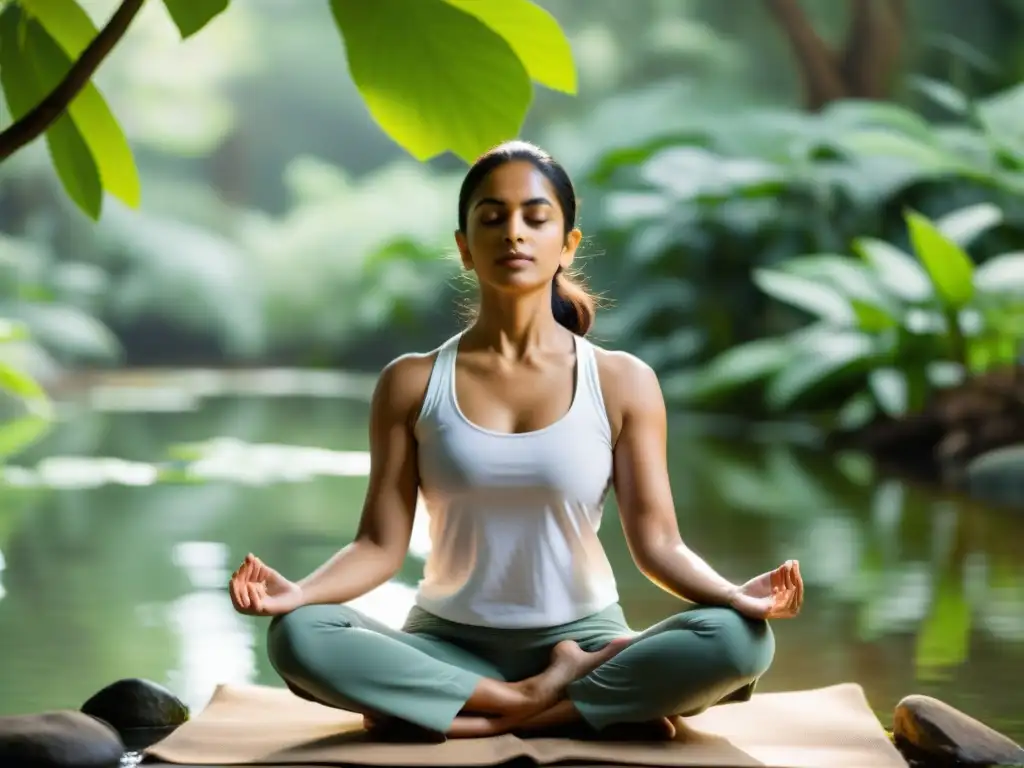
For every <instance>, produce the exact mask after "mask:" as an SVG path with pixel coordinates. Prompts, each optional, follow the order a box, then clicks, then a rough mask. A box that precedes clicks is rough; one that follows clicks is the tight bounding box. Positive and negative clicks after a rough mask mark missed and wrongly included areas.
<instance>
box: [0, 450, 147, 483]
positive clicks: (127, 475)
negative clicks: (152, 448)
mask: <svg viewBox="0 0 1024 768" xmlns="http://www.w3.org/2000/svg"><path fill="white" fill-rule="evenodd" d="M158 478H159V470H158V469H157V468H156V467H155V466H153V465H152V464H142V463H139V462H134V461H124V460H123V459H110V458H93V457H83V456H51V457H49V458H46V459H43V460H42V461H40V462H39V464H38V465H37V466H36V468H35V469H34V470H33V469H27V468H25V467H5V468H4V472H3V479H4V482H5V483H7V484H8V485H10V486H13V487H19V488H31V487H45V488H55V489H84V488H99V487H100V486H102V485H108V484H116V485H134V486H143V485H152V484H153V483H155V482H156V481H157V479H158Z"/></svg>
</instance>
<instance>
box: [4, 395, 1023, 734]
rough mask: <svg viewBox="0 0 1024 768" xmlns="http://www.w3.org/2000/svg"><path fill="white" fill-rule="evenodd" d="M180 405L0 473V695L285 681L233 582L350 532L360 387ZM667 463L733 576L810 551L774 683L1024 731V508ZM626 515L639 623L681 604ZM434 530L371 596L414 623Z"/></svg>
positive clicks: (627, 583) (720, 447) (114, 419)
mask: <svg viewBox="0 0 1024 768" xmlns="http://www.w3.org/2000/svg"><path fill="white" fill-rule="evenodd" d="M203 381H204V382H205V384H204V386H206V387H207V388H208V389H210V390H212V389H214V384H215V383H217V382H216V381H215V380H214V379H212V378H211V379H206V380H203ZM332 381H333V380H332ZM329 383H330V382H327V381H326V380H325V381H323V382H321V384H320V385H318V386H321V387H322V388H323V389H325V390H327V389H329V388H330V387H328V384H329ZM220 384H221V385H223V382H220ZM278 384H279V386H280V387H281V388H284V389H289V388H290V389H289V391H294V390H295V389H296V388H297V387H296V386H294V383H291V384H289V383H288V382H287V381H282V382H278ZM286 384H288V386H287V387H286V386H285V385H286ZM337 384H338V382H337V381H334V384H332V385H331V386H335V391H336V390H337V386H336V385H337ZM105 397H107V398H108V399H111V400H115V399H116V398H115V397H114V396H113V395H111V394H109V393H107V394H106V395H105ZM142 400H143V398H138V401H142ZM169 410H170V409H166V410H163V411H157V412H148V413H147V412H131V411H126V410H121V411H109V412H108V411H104V412H100V411H96V410H93V409H88V408H86V409H85V410H83V411H81V412H80V413H79V414H78V415H76V416H75V417H74V418H71V419H69V421H68V422H67V423H66V424H63V425H62V426H61V427H60V428H59V429H58V430H57V431H56V432H55V433H54V434H53V435H51V436H50V437H49V438H48V439H47V442H46V444H44V445H42V446H40V447H39V448H38V449H37V450H35V451H34V452H33V453H32V454H29V455H25V456H22V457H19V459H18V464H19V466H20V467H21V468H22V470H23V471H24V472H26V473H28V475H29V476H31V477H33V478H35V479H36V480H37V481H38V474H37V473H38V469H39V467H40V466H50V467H51V470H50V472H51V474H52V473H53V469H52V467H54V466H55V465H54V464H53V462H52V459H51V463H50V464H49V465H47V464H46V461H45V460H46V457H47V456H50V457H54V456H57V457H60V456H64V457H72V458H71V460H68V459H62V460H61V461H63V462H64V464H63V465H57V466H58V467H60V466H63V467H64V469H67V468H68V467H70V468H71V469H73V470H74V471H68V472H67V473H64V474H62V473H56V474H57V482H56V483H53V484H50V486H47V485H45V484H40V483H38V482H31V483H28V484H27V486H26V487H20V488H19V487H12V486H11V485H10V484H8V485H6V486H0V551H2V552H3V553H4V556H5V561H6V568H5V569H0V575H2V582H3V585H4V587H6V590H7V593H6V595H4V596H3V599H2V600H0V647H2V648H4V650H5V651H7V652H8V654H9V656H8V657H9V658H12V659H17V660H18V663H17V664H13V663H9V664H4V665H0V712H18V711H28V710H39V709H44V708H52V707H59V706H72V707H77V706H78V705H79V704H80V703H81V701H82V700H84V698H85V697H86V696H88V695H89V694H91V693H92V692H93V691H95V690H96V689H98V688H99V687H101V686H103V685H105V684H107V683H109V682H110V681H111V680H113V679H116V678H118V677H128V676H141V677H147V678H150V679H153V680H156V681H158V682H161V683H163V684H165V685H168V686H170V687H171V688H172V689H174V690H176V691H177V692H178V693H179V695H181V696H182V697H183V698H184V699H185V700H186V701H187V703H189V704H190V705H191V706H193V707H197V708H198V707H201V706H202V705H203V704H205V701H206V700H207V699H208V698H209V695H210V694H211V693H212V691H213V689H214V687H215V686H216V685H217V684H219V683H231V682H234V683H238V682H250V681H255V682H260V683H266V684H271V685H278V684H279V681H278V679H277V677H276V676H275V674H274V672H273V670H272V669H271V668H270V667H269V663H268V662H267V661H266V653H265V647H264V646H265V629H266V620H264V619H254V618H252V617H244V616H239V615H238V614H236V613H234V612H233V611H232V609H231V605H230V600H229V598H228V596H227V593H226V591H225V589H224V586H225V584H226V582H227V579H228V576H229V574H230V571H231V570H233V568H234V567H235V565H236V564H237V563H238V562H240V561H241V559H242V558H243V557H244V556H245V554H246V553H247V552H250V551H252V552H256V553H258V554H260V556H261V557H263V558H264V559H265V560H266V561H267V562H268V563H270V564H271V565H272V566H274V567H275V568H277V569H279V570H280V571H282V572H283V573H284V574H285V575H287V576H290V577H293V578H297V577H301V576H303V575H305V574H306V573H308V572H309V571H310V570H312V569H313V568H315V567H316V566H318V565H319V564H320V563H322V562H323V561H324V560H325V559H326V558H327V557H329V556H330V555H331V554H332V553H333V552H334V551H335V550H336V549H337V548H338V547H339V546H341V545H342V544H344V543H345V542H347V541H349V540H351V538H352V536H353V535H354V533H355V529H356V525H357V523H358V516H359V511H360V509H361V506H362V501H363V492H364V489H365V484H366V477H365V475H366V472H367V470H368V464H367V455H366V447H367V446H366V404H365V401H363V400H358V399H357V400H343V399H337V398H334V399H332V398H329V397H320V396H316V397H293V396H289V397H284V398H280V397H276V398H266V397H261V398H256V397H236V396H223V395H222V396H219V397H218V398H216V399H201V403H200V404H199V405H198V406H197V407H196V408H194V409H191V410H184V411H179V412H176V413H170V412H169ZM677 434H678V433H677ZM288 445H298V446H302V448H299V449H295V448H289V447H287V446H288ZM168 446H174V447H175V450H174V451H172V452H171V453H168V450H167V449H168ZM80 456H118V457H123V460H124V462H127V466H128V467H129V468H131V466H132V465H131V462H149V461H153V460H164V459H167V460H174V461H178V462H182V461H188V462H193V463H192V464H191V465H190V466H192V467H195V466H199V467H205V469H202V470H201V471H200V472H199V473H197V477H198V474H202V475H204V478H203V482H200V483H196V484H184V485H182V484H174V485H168V484H166V483H160V482H158V483H155V484H153V485H146V484H144V483H140V482H139V481H138V478H139V475H137V474H132V472H130V471H128V470H126V469H125V466H126V465H125V464H118V463H116V462H114V463H107V464H105V465H102V466H106V467H108V468H113V470H116V471H110V472H108V473H107V474H106V475H105V479H104V481H103V482H102V483H98V482H96V481H95V478H94V477H93V478H92V479H91V480H90V479H88V477H87V476H88V475H89V472H88V471H87V467H88V464H87V462H82V461H81V460H79V459H75V458H74V457H80ZM40 462H42V464H41V463H40ZM194 462H198V464H196V463H194ZM204 462H205V463H204ZM670 462H671V467H672V469H671V471H672V480H673V486H674V490H675V494H676V499H677V503H678V508H679V519H680V524H681V527H682V530H683V533H684V536H685V537H686V539H687V540H688V542H689V543H690V544H691V545H692V546H693V547H694V548H696V549H697V550H698V551H699V552H701V553H702V554H703V555H704V556H706V557H707V558H708V559H709V560H710V561H711V562H712V563H713V564H714V565H715V567H716V568H718V569H719V570H721V571H722V572H723V573H724V574H725V575H727V576H728V577H730V578H732V579H737V580H738V579H745V578H748V577H750V576H753V575H755V574H757V573H760V572H763V571H765V570H767V569H769V568H772V567H774V566H775V565H777V564H778V563H779V562H780V561H781V560H782V559H785V558H788V557H797V558H799V559H800V560H801V566H802V571H803V572H804V576H805V578H806V580H807V584H808V593H807V604H806V609H805V613H804V615H803V616H802V617H801V618H800V619H799V620H797V621H793V622H778V623H777V625H776V634H777V636H778V638H779V645H778V647H779V651H778V655H777V659H776V663H775V665H774V667H773V669H772V670H771V672H770V673H769V675H768V676H767V677H766V678H765V680H764V683H763V685H764V688H765V690H779V689H785V688H793V687H800V686H803V687H809V686H819V685H829V684H832V683H835V682H839V681H844V680H854V681H856V682H859V683H861V684H862V685H863V686H864V687H865V689H866V692H867V694H868V698H869V700H870V701H871V703H872V705H873V706H875V708H876V709H877V710H878V711H879V712H880V713H881V714H882V716H883V717H884V718H885V719H888V718H889V713H890V712H891V708H892V706H893V705H894V704H895V703H896V701H897V700H898V699H899V698H900V697H901V696H903V695H905V694H907V693H909V692H912V691H918V692H924V693H929V694H932V695H936V696H939V697H940V698H944V699H946V700H948V701H950V702H951V703H953V704H954V705H957V706H960V707H962V708H963V709H965V710H966V711H968V712H970V713H971V714H973V715H974V716H976V717H979V718H981V719H982V720H985V721H987V722H991V723H993V724H994V725H996V726H997V727H999V728H1001V729H1002V730H1004V731H1006V732H1007V733H1010V734H1011V735H1014V736H1015V737H1016V738H1018V739H1021V738H1024V718H1022V714H1021V713H1022V712H1024V694H1022V693H1021V692H1020V691H1021V683H1024V563H1022V562H1021V560H1020V558H1019V542H1020V541H1021V534H1022V533H1024V520H1022V518H1021V517H1020V516H1019V515H1015V514H1013V513H1007V512H998V511H996V510H992V509H988V508H985V507H984V506H982V505H979V504H976V503H973V502H970V501H967V500H964V499H958V498H955V497H950V496H944V495H939V494H936V493H934V492H932V491H930V490H927V489H922V488H917V487H914V486H912V485H907V484H904V483H900V482H895V481H892V480H885V479H881V478H877V477H875V476H874V473H873V470H872V469H871V465H870V463H867V462H864V461H863V459H862V458H861V457H857V456H846V457H842V458H841V459H840V460H839V461H833V460H831V459H828V458H826V457H823V456H821V455H818V454H816V453H814V452H811V451H802V450H797V449H794V448H791V447H787V446H784V445H781V444H772V443H770V442H768V443H764V444H760V445H754V444H739V443H735V442H729V441H725V440H716V439H710V438H695V437H693V436H687V435H682V436H680V437H677V438H676V439H674V440H673V441H672V444H671V446H670ZM94 466H100V465H94ZM8 470H10V467H9V468H8ZM9 476H13V477H16V476H17V473H16V472H15V474H14V475H10V474H9ZM197 477H196V478H193V479H197ZM211 478H213V479H211ZM71 479H74V482H72V481H71ZM53 485H56V487H52V486H53ZM615 518H616V510H615V506H614V503H612V504H611V505H610V507H609V509H608V511H607V514H606V524H605V526H604V527H603V528H602V531H601V538H602V540H603V541H604V543H605V545H606V547H607V549H608V552H609V557H610V559H611V561H612V564H613V567H614V568H615V570H616V573H617V574H618V578H619V585H620V593H621V595H622V600H623V605H624V607H625V610H626V613H627V616H628V618H629V619H630V621H631V622H632V623H633V624H634V626H636V627H642V626H646V625H648V624H650V623H653V622H655V621H658V620H659V619H661V618H663V617H664V616H666V615H668V614H670V613H672V612H674V611H675V610H677V609H678V606H679V604H678V602H677V601H676V600H675V599H674V598H672V597H671V596H669V595H667V594H665V593H664V592H662V591H660V590H659V589H657V588H656V587H654V586H653V585H651V584H650V583H649V582H647V580H646V579H644V577H643V576H642V575H640V574H639V573H638V572H637V570H636V568H635V566H634V565H633V564H632V562H631V560H630V557H629V553H628V550H627V548H626V545H625V542H624V539H623V537H622V534H621V529H620V527H619V525H618V524H617V520H616V519H615ZM427 548H428V537H427V530H426V520H425V516H424V515H423V513H422V510H420V511H419V512H418V514H417V517H416V523H415V526H414V531H413V537H412V542H411V545H410V557H409V558H408V560H407V563H406V564H405V566H404V567H403V569H402V571H401V573H400V575H399V578H397V579H395V580H394V581H393V582H391V583H388V584H385V585H383V586H381V587H380V588H378V589H377V590H375V591H374V592H372V593H371V594H369V595H366V596H364V597H362V598H360V599H359V600H358V601H356V605H357V607H359V608H360V609H362V610H364V611H365V612H367V613H368V614H370V615H371V616H373V617H375V618H377V619H378V620H380V621H383V622H384V623H386V624H388V625H390V626H398V625H400V624H401V622H402V620H403V619H404V617H405V614H406V612H407V611H408V609H409V607H410V606H411V604H412V599H413V589H414V585H415V583H416V581H417V580H418V579H419V578H420V576H421V574H422V564H423V558H424V556H425V555H426V552H427ZM0 562H2V561H0Z"/></svg>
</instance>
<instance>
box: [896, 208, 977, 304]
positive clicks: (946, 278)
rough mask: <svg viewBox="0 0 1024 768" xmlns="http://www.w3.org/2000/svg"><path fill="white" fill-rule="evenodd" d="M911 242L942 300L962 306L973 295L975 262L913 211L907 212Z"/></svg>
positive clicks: (929, 222) (933, 225) (930, 223)
mask: <svg viewBox="0 0 1024 768" xmlns="http://www.w3.org/2000/svg"><path fill="white" fill-rule="evenodd" d="M906 220H907V227H908V228H909V230H910V241H911V242H912V243H913V245H914V251H915V252H916V253H917V255H918V258H920V259H921V261H922V262H924V266H925V269H927V270H928V276H929V277H930V278H931V281H932V285H934V286H935V290H936V292H937V293H938V294H939V296H940V297H941V298H942V300H943V301H944V303H945V304H946V305H947V306H949V307H951V308H953V309H961V308H962V307H964V306H966V305H967V303H968V302H970V300H971V299H972V298H973V296H974V262H972V261H971V258H970V256H968V255H967V254H966V253H965V252H964V249H963V248H961V247H960V246H959V245H957V244H956V243H955V242H953V241H952V240H950V239H949V238H948V237H946V236H945V235H943V234H942V232H940V231H939V229H938V228H937V227H936V226H935V224H933V223H932V222H931V221H929V220H928V219H927V218H925V217H924V216H922V215H921V214H919V213H917V212H915V211H907V213H906Z"/></svg>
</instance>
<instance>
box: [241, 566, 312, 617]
mask: <svg viewBox="0 0 1024 768" xmlns="http://www.w3.org/2000/svg"><path fill="white" fill-rule="evenodd" d="M228 592H229V593H230V594H231V604H232V605H233V606H234V607H235V610H236V611H238V612H239V613H244V614H248V615H250V616H280V615H282V614H285V613H290V612H291V611H294V610H295V609H296V608H298V607H299V606H300V605H302V588H301V587H300V586H299V585H298V584H296V583H295V582H294V581H289V580H288V579H286V578H285V577H284V576H282V575H281V574H280V573H278V572H277V571H275V570H274V569H273V568H271V567H270V566H268V565H265V564H264V563H263V561H261V560H260V559H259V558H258V557H256V556H255V555H253V554H249V555H248V556H247V557H246V558H245V560H243V561H242V564H241V565H240V566H239V567H238V570H237V571H235V572H234V574H232V576H231V581H230V582H228Z"/></svg>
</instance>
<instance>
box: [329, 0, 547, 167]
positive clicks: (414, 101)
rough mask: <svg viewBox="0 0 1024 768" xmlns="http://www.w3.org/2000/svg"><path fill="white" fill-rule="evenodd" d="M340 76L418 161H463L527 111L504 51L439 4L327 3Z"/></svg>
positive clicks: (521, 81) (490, 34)
mask: <svg viewBox="0 0 1024 768" xmlns="http://www.w3.org/2000/svg"><path fill="white" fill-rule="evenodd" d="M331 8H332V10H333V11H334V18H335V20H336V21H337V23H338V27H339V29H340V30H341V33H342V35H343V37H344V39H345V49H346V52H347V55H348V65H349V71H350V72H351V75H352V79H353V80H354V81H355V84H356V86H357V87H358V88H359V90H360V92H361V93H362V96H363V99H364V101H365V102H366V106H367V107H368V108H369V110H370V113H371V114H372V115H373V118H374V120H376V121H377V123H378V124H379V125H380V126H381V128H383V129H384V131H385V133H387V134H388V135H389V136H391V138H392V139H394V140H395V141H396V142H398V143H399V144H401V145H402V146H403V147H405V148H406V149H407V150H408V151H409V152H410V153H411V154H412V155H413V157H415V158H416V159H418V160H427V159H428V158H431V157H434V156H435V155H439V154H441V153H442V152H444V151H445V150H449V149H450V150H451V151H452V152H454V153H455V154H456V155H458V156H459V157H461V158H463V159H464V160H467V161H470V160H472V159H473V158H474V157H476V156H477V155H479V154H480V153H481V152H482V151H483V150H485V149H486V148H487V147H489V146H491V145H493V144H497V143H499V142H501V141H503V140H505V139H508V138H511V137H513V136H515V135H516V133H517V132H518V131H519V127H520V125H521V123H522V121H523V118H524V117H525V115H526V110H527V108H528V107H529V104H530V100H531V95H532V89H531V86H530V79H529V75H528V74H527V72H526V69H525V68H524V66H523V64H522V62H520V61H519V59H518V58H517V57H516V55H515V52H514V51H513V50H512V47H511V46H510V45H509V44H508V43H507V42H506V41H505V40H504V39H503V38H502V37H501V36H500V35H499V34H497V33H496V32H494V31H492V30H491V29H490V28H489V27H487V26H486V25H485V24H484V23H483V22H481V21H480V20H479V19H477V18H475V17H474V16H471V15H470V14H468V13H464V12H462V11H460V10H459V9H458V8H456V7H455V6H453V5H449V4H448V3H446V2H444V0H422V1H421V2H417V3H409V2H407V0H377V1H376V2H374V3H372V4H370V3H365V2H363V0H332V2H331Z"/></svg>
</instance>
